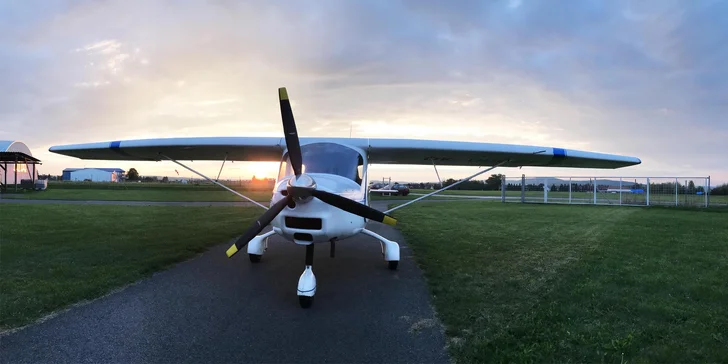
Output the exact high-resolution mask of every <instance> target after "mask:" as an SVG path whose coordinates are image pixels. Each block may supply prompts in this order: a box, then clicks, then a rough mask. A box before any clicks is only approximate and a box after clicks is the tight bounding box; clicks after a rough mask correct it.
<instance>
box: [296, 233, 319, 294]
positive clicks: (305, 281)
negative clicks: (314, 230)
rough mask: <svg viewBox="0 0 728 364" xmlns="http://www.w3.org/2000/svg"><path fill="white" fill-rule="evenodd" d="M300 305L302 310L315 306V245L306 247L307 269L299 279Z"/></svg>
mask: <svg viewBox="0 0 728 364" xmlns="http://www.w3.org/2000/svg"><path fill="white" fill-rule="evenodd" d="M296 291H297V293H298V303H299V304H300V305H301V307H302V308H310V307H311V305H313V296H314V295H315V294H316V276H315V275H314V274H313V243H311V244H308V245H306V268H305V269H304V270H303V273H302V274H301V277H300V278H299V279H298V288H297V290H296Z"/></svg>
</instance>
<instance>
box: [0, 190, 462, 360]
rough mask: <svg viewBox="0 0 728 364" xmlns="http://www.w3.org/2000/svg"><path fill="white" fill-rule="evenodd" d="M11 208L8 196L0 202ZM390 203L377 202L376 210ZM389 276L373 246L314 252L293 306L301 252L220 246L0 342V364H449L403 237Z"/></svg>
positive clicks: (279, 245) (383, 230) (369, 242)
mask: <svg viewBox="0 0 728 364" xmlns="http://www.w3.org/2000/svg"><path fill="white" fill-rule="evenodd" d="M6 201H7V200H6ZM387 202H389V203H391V202H394V201H386V202H377V201H375V202H373V203H372V205H373V206H374V207H376V208H380V209H381V208H382V207H383V205H384V203H387ZM369 228H371V229H372V230H374V231H376V232H378V233H380V234H385V236H387V237H390V238H392V239H394V240H396V241H398V242H400V244H401V247H402V261H401V262H400V264H399V270H398V271H390V270H388V269H387V267H386V263H385V262H384V261H383V260H382V256H381V250H380V247H379V244H378V242H377V241H376V240H374V239H372V238H369V237H365V236H361V237H356V238H351V239H348V240H344V241H341V242H339V243H338V244H337V246H336V257H335V258H330V257H329V246H328V244H325V245H317V250H316V255H315V261H314V272H315V274H316V278H317V281H318V289H317V293H316V298H315V301H314V305H313V307H312V308H310V309H302V308H300V307H299V305H298V299H297V296H296V284H297V281H298V277H299V275H300V274H301V272H302V271H303V266H304V248H303V247H301V246H296V245H293V244H290V243H285V242H283V241H282V240H280V238H277V239H272V241H271V243H270V245H269V248H268V251H267V252H266V254H265V255H264V257H263V260H262V261H261V262H260V263H258V264H251V263H250V262H249V260H248V257H247V255H246V254H245V252H242V253H241V254H238V255H236V256H235V257H234V258H233V259H228V258H227V257H226V256H225V249H227V247H228V246H229V244H228V243H225V244H221V245H219V246H216V247H215V248H213V249H211V250H210V251H208V252H206V253H204V254H202V255H201V256H199V257H197V258H195V259H192V260H190V261H187V262H184V263H181V264H179V265H176V266H175V267H173V268H170V269H168V270H166V271H163V272H160V273H157V274H155V275H154V276H152V277H150V278H148V279H145V280H142V281H140V282H138V283H136V284H134V285H131V286H129V287H126V288H125V289H123V290H121V291H120V292H116V293H113V294H110V295H108V296H105V297H103V298H100V299H98V300H96V301H94V302H91V303H89V304H86V305H82V306H78V307H74V308H71V309H70V310H68V311H66V312H62V313H60V314H58V315H57V316H55V317H53V318H50V319H48V320H46V321H44V322H42V323H39V324H34V325H30V326H28V327H26V328H24V329H21V330H18V331H16V332H11V333H8V334H5V335H3V336H2V337H0V348H2V349H1V350H0V359H1V360H0V361H1V362H3V363H16V362H24V363H45V362H54V363H58V362H74V363H80V362H104V363H111V362H125V363H146V362H157V363H161V362H164V363H171V362H174V363H179V362H212V363H232V362H235V363H244V362H248V363H262V362H265V363H294V362H295V363H314V362H315V363H385V362H386V363H446V362H448V357H447V354H446V350H445V338H444V334H443V333H442V328H441V326H440V324H439V323H438V321H437V320H436V319H435V317H434V311H433V309H432V307H431V306H430V298H429V294H428V292H427V287H426V285H425V282H424V281H423V279H422V277H421V272H420V271H419V269H418V268H417V266H416V265H415V263H414V262H413V260H412V259H411V252H410V250H409V249H408V247H407V246H406V244H404V242H403V239H402V237H401V235H400V234H399V232H398V231H397V230H396V229H394V228H391V227H389V226H385V225H382V224H378V223H372V224H370V226H369Z"/></svg>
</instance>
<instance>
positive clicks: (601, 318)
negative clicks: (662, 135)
mask: <svg viewBox="0 0 728 364" xmlns="http://www.w3.org/2000/svg"><path fill="white" fill-rule="evenodd" d="M394 215H395V216H396V217H397V218H398V220H399V222H398V226H399V228H400V229H401V230H402V231H403V233H404V234H405V236H406V239H407V242H408V244H409V245H410V246H411V247H412V249H413V250H414V253H415V256H416V259H417V261H418V263H419V264H420V266H421V267H422V269H423V270H424V272H425V276H426V278H427V280H428V284H429V287H430V290H431V293H432V294H433V297H434V298H433V299H434V303H435V306H436V309H437V311H438V315H439V317H440V318H441V320H442V321H443V323H444V324H445V326H446V334H447V336H448V340H449V344H448V345H449V350H450V352H451V354H452V355H453V357H454V358H455V359H456V361H457V362H458V363H470V362H514V361H515V362H536V363H546V362H549V363H550V362H563V363H566V362H572V363H600V362H607V363H619V362H629V363H641V362H673V363H678V362H681V363H684V362H727V361H728V284H726V277H728V273H727V272H728V210H726V209H721V210H689V209H680V210H678V209H671V208H636V207H609V206H566V205H531V204H526V205H523V204H497V203H485V202H478V201H463V202H454V203H447V204H422V205H419V206H412V207H408V208H405V209H401V210H397V211H395V212H394Z"/></svg>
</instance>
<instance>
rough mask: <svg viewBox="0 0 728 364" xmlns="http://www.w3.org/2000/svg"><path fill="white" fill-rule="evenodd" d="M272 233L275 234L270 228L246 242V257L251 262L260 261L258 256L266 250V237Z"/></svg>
mask: <svg viewBox="0 0 728 364" xmlns="http://www.w3.org/2000/svg"><path fill="white" fill-rule="evenodd" d="M273 234H275V231H272V230H271V231H269V232H267V233H265V234H261V235H258V236H256V237H254V238H253V239H252V240H250V242H249V243H248V257H249V258H250V261H251V262H252V263H258V262H260V258H262V257H263V253H265V251H266V250H268V238H269V237H270V236H271V235H273Z"/></svg>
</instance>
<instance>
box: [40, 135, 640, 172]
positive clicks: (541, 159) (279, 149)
mask: <svg viewBox="0 0 728 364" xmlns="http://www.w3.org/2000/svg"><path fill="white" fill-rule="evenodd" d="M300 141H301V145H305V144H309V143H314V142H329V143H339V144H344V145H350V146H353V147H358V148H360V149H362V150H364V151H366V152H367V153H368V155H369V162H370V163H372V164H410V165H423V164H425V165H432V164H433V161H434V163H435V164H436V165H444V166H492V165H495V164H498V163H500V162H502V161H507V162H506V163H504V164H502V166H504V167H521V166H542V167H575V168H621V167H627V166H632V165H636V164H640V163H641V161H640V160H639V159H638V158H635V157H627V156H620V155H613V154H602V153H594V152H584V151H579V150H572V149H563V148H554V147H540V146H528V145H515V144H494V143H478V142H456V141H442V140H418V139H370V138H300ZM285 149H286V145H285V138H278V137H199V138H164V139H142V140H122V141H112V142H100V143H88V144H74V145H61V146H53V147H51V148H50V149H49V150H50V151H51V152H54V153H58V154H63V155H67V156H72V157H77V158H81V159H101V160H142V161H143V160H146V161H159V160H164V159H165V158H163V157H162V156H161V155H160V153H161V154H164V155H166V156H167V157H169V158H172V159H175V160H223V159H227V160H232V161H259V162H279V161H280V160H281V156H282V153H283V152H284V151H285Z"/></svg>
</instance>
